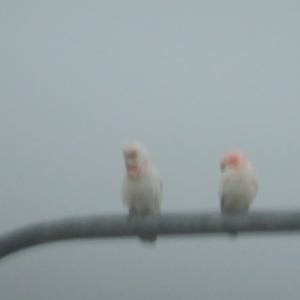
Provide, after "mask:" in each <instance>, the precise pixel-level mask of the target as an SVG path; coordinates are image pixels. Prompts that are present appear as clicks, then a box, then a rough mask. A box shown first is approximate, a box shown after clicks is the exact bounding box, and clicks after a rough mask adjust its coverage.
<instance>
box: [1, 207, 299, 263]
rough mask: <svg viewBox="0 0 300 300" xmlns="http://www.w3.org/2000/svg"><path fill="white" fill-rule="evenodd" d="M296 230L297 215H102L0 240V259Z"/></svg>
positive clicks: (24, 230)
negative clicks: (53, 247) (59, 248)
mask: <svg viewBox="0 0 300 300" xmlns="http://www.w3.org/2000/svg"><path fill="white" fill-rule="evenodd" d="M299 230H300V211H299V210H298V211H295V210H294V211H278V212H249V213H245V214H227V215H222V214H220V213H216V212H212V213H209V212H206V213H169V214H160V215H156V216H144V217H143V216H134V217H131V218H129V217H128V216H124V215H106V216H90V217H77V218H67V219H61V220H56V221H49V222H42V223H37V224H33V225H30V226H26V227H23V228H21V229H17V230H14V231H12V232H9V233H6V234H4V235H2V236H0V258H3V257H5V256H7V255H9V254H12V253H14V252H16V251H19V250H22V249H25V248H28V247H32V246H35V245H40V244H45V243H50V242H55V241H61V240H71V239H89V238H117V237H118V238H121V237H122V238H124V237H132V236H138V234H141V233H157V234H158V235H186V234H212V233H213V234H217V233H219V234H220V233H228V232H239V233H245V232H271V231H272V232H282V231H299Z"/></svg>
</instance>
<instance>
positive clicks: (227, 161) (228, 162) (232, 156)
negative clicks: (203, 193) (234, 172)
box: [220, 152, 247, 171]
mask: <svg viewBox="0 0 300 300" xmlns="http://www.w3.org/2000/svg"><path fill="white" fill-rule="evenodd" d="M246 164H247V161H246V159H245V157H244V156H243V155H242V154H241V153H238V152H231V153H229V154H227V155H225V156H224V157H223V158H222V159H221V162H220V168H221V170H222V171H224V170H225V169H226V168H227V167H231V168H233V169H241V168H243V167H245V166H246Z"/></svg>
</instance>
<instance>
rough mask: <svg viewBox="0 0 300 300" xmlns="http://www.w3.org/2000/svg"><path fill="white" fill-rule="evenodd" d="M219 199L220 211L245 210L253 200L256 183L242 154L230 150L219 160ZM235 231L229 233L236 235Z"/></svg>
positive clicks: (256, 187) (249, 165)
mask: <svg viewBox="0 0 300 300" xmlns="http://www.w3.org/2000/svg"><path fill="white" fill-rule="evenodd" d="M220 168H221V172H222V175H221V184H220V200H221V212H222V213H239V212H247V211H248V209H249V207H250V205H251V203H252V202H253V200H254V198H255V196H256V194H257V190H258V183H257V179H256V175H255V173H254V171H253V169H252V166H251V163H250V162H249V161H247V159H246V158H245V157H244V155H243V154H241V153H239V152H230V153H228V154H227V155H225V156H224V157H223V158H222V159H221V162H220ZM236 234H237V233H231V235H236Z"/></svg>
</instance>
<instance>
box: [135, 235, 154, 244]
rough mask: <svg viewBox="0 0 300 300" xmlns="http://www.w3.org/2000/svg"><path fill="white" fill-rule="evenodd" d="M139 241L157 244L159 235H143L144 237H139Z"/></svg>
mask: <svg viewBox="0 0 300 300" xmlns="http://www.w3.org/2000/svg"><path fill="white" fill-rule="evenodd" d="M139 239H140V240H141V241H142V242H144V243H152V244H154V243H155V242H156V239H157V235H156V234H143V235H139Z"/></svg>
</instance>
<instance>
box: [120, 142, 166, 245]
mask: <svg viewBox="0 0 300 300" xmlns="http://www.w3.org/2000/svg"><path fill="white" fill-rule="evenodd" d="M123 154H124V160H125V168H126V174H125V177H124V180H123V186H122V198H123V203H124V204H125V205H127V206H128V208H129V216H134V215H148V214H159V213H160V206H161V202H162V180H161V177H160V175H159V173H158V171H157V169H156V168H155V166H154V165H153V164H151V162H150V161H149V158H148V154H147V151H146V149H145V147H144V146H143V145H142V144H140V143H139V142H136V141H134V142H130V143H128V144H126V145H125V146H124V147H123ZM139 237H140V239H141V240H142V241H145V242H155V241H156V235H140V236H139Z"/></svg>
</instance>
